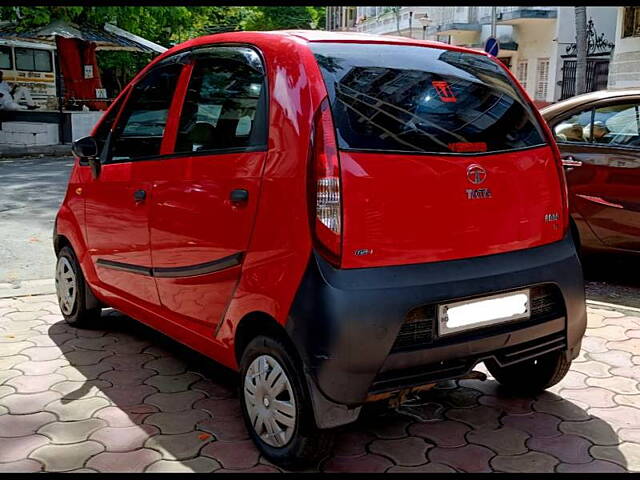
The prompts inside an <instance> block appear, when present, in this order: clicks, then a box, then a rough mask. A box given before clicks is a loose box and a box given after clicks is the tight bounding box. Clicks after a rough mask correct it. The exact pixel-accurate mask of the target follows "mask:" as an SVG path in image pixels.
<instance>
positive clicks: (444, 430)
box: [409, 420, 471, 448]
mask: <svg viewBox="0 0 640 480" xmlns="http://www.w3.org/2000/svg"><path fill="white" fill-rule="evenodd" d="M470 430H471V427H469V426H468V425H466V424H464V423H462V422H457V421H454V420H444V421H440V422H430V423H414V424H413V425H411V426H410V427H409V433H410V434H411V435H417V436H419V437H422V438H425V439H427V440H430V441H431V442H433V443H434V444H436V445H438V446H439V447H448V448H451V447H462V446H463V445H466V444H467V441H466V439H465V434H466V433H467V432H468V431H470Z"/></svg>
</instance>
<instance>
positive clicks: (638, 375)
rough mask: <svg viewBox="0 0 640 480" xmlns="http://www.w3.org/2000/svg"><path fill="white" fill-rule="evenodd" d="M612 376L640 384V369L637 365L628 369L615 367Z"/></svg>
mask: <svg viewBox="0 0 640 480" xmlns="http://www.w3.org/2000/svg"><path fill="white" fill-rule="evenodd" d="M611 375H615V376H620V377H626V378H632V379H634V380H636V381H638V382H640V368H637V367H636V365H631V364H630V365H629V366H628V367H613V368H612V369H611Z"/></svg>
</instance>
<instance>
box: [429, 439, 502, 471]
mask: <svg viewBox="0 0 640 480" xmlns="http://www.w3.org/2000/svg"><path fill="white" fill-rule="evenodd" d="M427 455H428V457H429V460H431V461H432V462H435V463H444V464H445V465H449V466H450V467H453V468H455V469H456V470H462V471H463V472H467V473H480V472H490V471H491V468H490V467H489V459H490V458H491V457H493V456H494V455H495V453H493V452H492V451H491V450H489V449H488V448H485V447H481V446H478V445H465V446H464V447H456V448H441V447H435V448H432V449H431V450H429V453H428V454H427Z"/></svg>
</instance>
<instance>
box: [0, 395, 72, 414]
mask: <svg viewBox="0 0 640 480" xmlns="http://www.w3.org/2000/svg"><path fill="white" fill-rule="evenodd" d="M60 396H61V395H60V394H59V393H58V392H52V391H50V390H49V391H46V392H40V393H29V394H21V393H12V394H11V395H7V396H6V397H3V398H2V402H1V403H2V405H3V406H5V407H6V408H7V409H8V410H9V412H10V413H12V414H14V415H23V414H27V413H38V412H41V411H42V410H44V406H45V405H47V404H48V403H51V402H53V401H54V400H56V399H58V398H60Z"/></svg>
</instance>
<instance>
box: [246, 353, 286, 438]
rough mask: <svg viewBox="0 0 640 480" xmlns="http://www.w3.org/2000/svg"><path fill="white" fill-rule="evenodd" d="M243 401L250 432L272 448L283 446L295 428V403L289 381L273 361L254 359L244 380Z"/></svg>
mask: <svg viewBox="0 0 640 480" xmlns="http://www.w3.org/2000/svg"><path fill="white" fill-rule="evenodd" d="M244 399H245V404H246V406H247V413H248V414H249V418H250V419H251V424H252V425H253V429H254V430H255V432H256V433H257V434H258V436H260V438H261V439H262V441H263V442H264V443H266V444H268V445H271V446H272V447H282V446H284V445H286V444H287V443H288V442H289V440H291V436H292V435H293V431H294V429H295V426H296V401H295V398H294V396H293V388H292V387H291V382H290V381H289V378H288V377H287V374H286V373H285V372H284V369H283V368H282V367H281V366H280V364H279V363H278V362H277V360H276V359H275V358H273V357H271V356H269V355H261V356H259V357H258V358H256V359H255V360H254V361H253V362H251V365H249V368H248V369H247V373H246V375H245V377H244Z"/></svg>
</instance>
